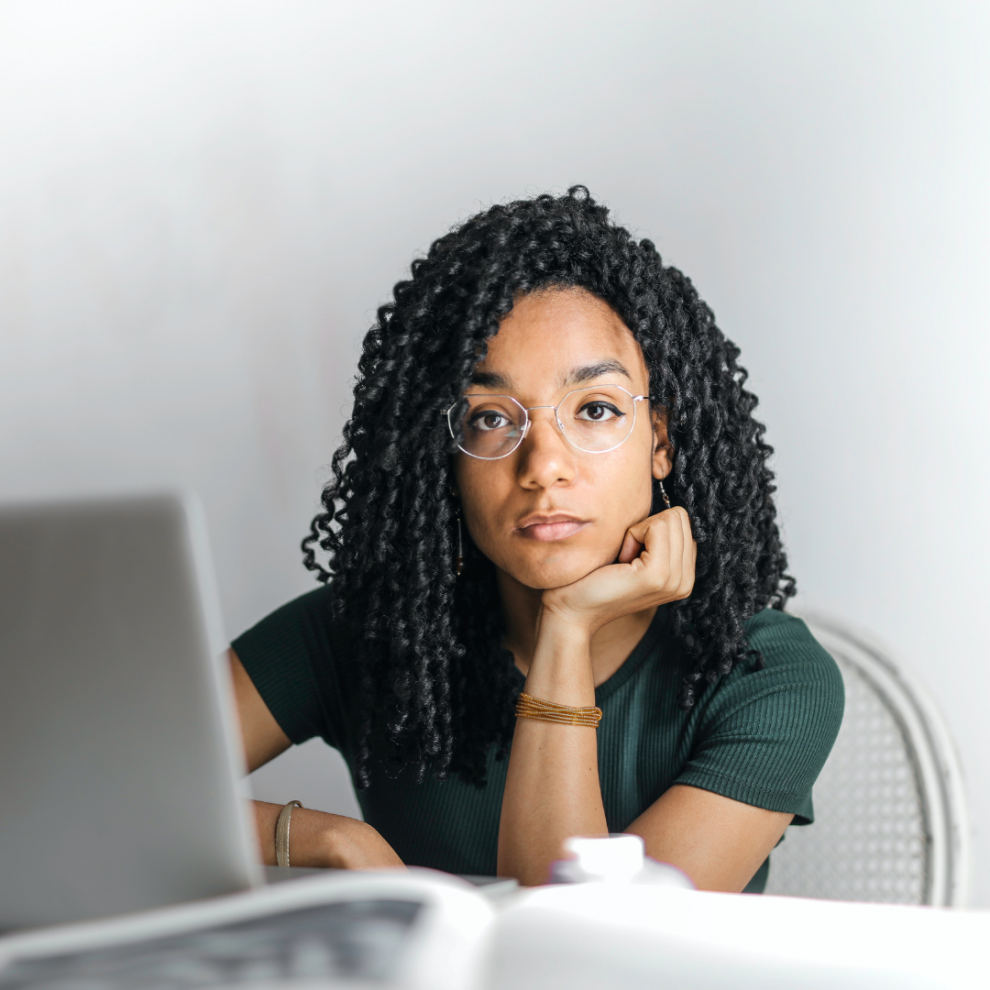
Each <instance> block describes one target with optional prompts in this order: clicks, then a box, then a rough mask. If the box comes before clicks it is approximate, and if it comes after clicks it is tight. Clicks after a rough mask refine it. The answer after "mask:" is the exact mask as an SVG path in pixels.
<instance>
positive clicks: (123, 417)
mask: <svg viewBox="0 0 990 990" xmlns="http://www.w3.org/2000/svg"><path fill="white" fill-rule="evenodd" d="M988 45H990V7H987V6H986V5H982V4H977V3H973V4H961V3H946V2H940V3H935V2H932V3H926V4H918V3H910V2H906V0H905V2H897V3H879V2H873V3H863V2H830V3H821V4H812V3H797V4H795V3H789V2H762V3H756V2H754V3H748V2H737V0H724V2H714V0H711V2H708V0H694V2H690V3H688V2H670V0H667V2H658V0H651V2H625V3H605V2H587V0H567V2H564V0H548V2H542V3H541V2H535V3H533V2H528V3H523V2H518V0H499V2H474V3H471V4H463V3H456V2H425V0H420V2H412V3H398V2H395V3H382V2H364V3H329V2H303V0H268V2H263V0H238V2H202V0H195V2H181V3H161V2H159V3H155V2H150V0H145V2H140V3H132V2H126V0H89V2H84V3H83V2H50V0H24V2H3V3H0V498H4V499H12V498H24V497H33V496H36V495H51V494H60V493H65V494H75V493H80V492H84V491H85V492H93V491H100V492H102V491H109V490H120V489H133V488H138V487H149V486H161V485H174V484H182V485H186V486H189V487H191V488H193V489H195V490H197V491H198V492H199V493H200V494H201V495H202V497H203V499H204V501H205V503H206V506H207V511H208V514H209V519H210V523H211V528H212V536H213V541H214V550H215V553H216V557H217V561H218V570H219V576H220V583H221V592H222V596H223V604H224V608H225V618H226V622H227V625H228V629H229V631H230V632H231V634H234V633H236V632H238V631H240V630H241V629H243V628H245V627H246V626H247V625H248V624H250V623H252V622H254V621H255V620H256V619H258V618H260V617H261V616H262V615H263V614H264V613H265V612H266V611H267V610H269V609H271V608H273V607H274V606H276V605H278V604H280V603H281V602H283V601H284V600H286V599H288V598H289V597H291V596H293V595H295V594H296V593H298V592H300V591H303V590H305V589H306V588H308V587H310V580H309V578H308V576H307V574H306V573H305V572H304V571H303V569H302V567H301V565H300V562H299V554H298V552H297V543H298V540H299V538H300V536H301V535H302V533H303V531H304V530H305V528H306V525H307V523H308V520H309V517H310V515H311V514H312V513H313V511H314V508H315V506H316V504H317V498H318V494H319V489H320V484H321V481H322V480H323V478H324V477H325V474H326V465H327V463H328V461H329V458H330V455H331V453H332V451H333V448H334V446H335V442H336V437H337V435H338V432H339V429H340V426H341V424H342V421H343V416H344V414H345V412H346V409H347V404H348V382H349V380H350V378H351V376H352V374H353V371H354V366H355V362H356V356H357V342H358V341H359V340H360V338H361V336H362V335H363V333H364V330H365V329H366V327H367V326H368V324H369V323H370V322H371V319H372V314H373V310H374V307H375V306H376V305H378V304H379V303H380V302H381V301H383V300H384V298H385V297H386V296H387V294H388V291H389V289H390V287H391V285H392V284H393V283H394V282H395V281H396V280H397V279H398V278H400V277H401V276H402V275H403V273H404V271H405V269H406V267H407V265H408V263H409V261H410V259H411V258H412V256H413V253H414V252H416V251H422V250H424V249H425V248H426V246H427V245H428V244H429V242H430V241H431V240H432V239H433V238H434V237H435V236H437V235H439V234H440V233H442V232H443V231H444V230H446V229H447V227H449V225H450V224H451V223H453V222H454V221H456V220H457V219H458V218H461V217H464V216H466V215H468V214H470V213H471V212H473V211H475V210H476V209H478V208H479V207H481V206H483V205H486V204H488V203H490V202H492V201H498V200H502V199H504V198H507V197H515V196H518V195H523V194H528V193H532V192H536V191H542V190H545V189H556V190H560V189H563V188H565V187H566V186H567V185H569V184H571V183H573V182H584V183H586V184H588V185H589V186H590V188H591V190H592V192H593V193H594V194H595V195H596V196H597V197H599V198H601V199H604V200H605V201H607V202H608V203H609V204H611V206H612V207H613V208H614V209H615V210H616V211H617V213H618V215H619V217H620V218H621V219H622V220H623V221H624V222H626V223H627V224H629V225H631V226H632V227H634V228H635V229H636V230H638V231H640V232H641V233H642V234H644V235H649V236H651V237H652V238H653V239H654V240H655V241H656V242H657V244H658V246H659V247H660V250H661V252H662V253H663V254H664V256H665V258H666V259H667V260H668V261H670V262H673V263H676V264H678V265H679V266H680V267H682V268H683V269H684V270H685V271H686V272H688V274H690V275H691V276H692V278H694V280H695V282H696V284H697V285H698V286H699V288H700V289H701V291H702V294H703V295H704V296H705V297H706V298H707V299H708V301H709V302H710V303H711V304H712V306H713V307H714V309H715V311H716V314H717V316H718V318H719V322H720V324H721V326H722V327H723V329H724V330H725V331H726V332H727V333H728V334H729V335H730V336H731V337H733V338H734V339H735V340H736V341H737V342H738V343H739V344H740V345H741V346H742V348H743V353H744V358H745V363H746V364H747V365H748V367H749V368H750V370H751V372H752V379H751V381H752V384H753V386H754V389H755V390H756V391H757V393H758V394H759V395H760V396H761V397H762V399H763V403H762V406H761V411H762V414H763V416H764V418H765V419H766V421H767V422H768V423H769V427H770V429H769V437H770V440H771V442H772V443H773V444H774V445H775V446H776V448H777V451H778V455H777V468H778V472H779V480H780V505H781V510H782V515H783V520H784V526H785V530H786V537H787V541H788V545H789V548H790V552H791V559H792V565H793V570H794V572H795V573H796V574H797V575H798V577H799V579H800V581H801V587H802V591H803V597H804V602H805V604H806V606H814V607H818V608H822V609H827V610H829V611H831V612H833V613H835V614H837V615H839V616H842V617H845V618H847V619H849V620H851V621H853V622H856V623H858V624H860V625H862V626H864V627H866V628H868V629H870V630H872V631H873V632H874V633H875V634H876V635H877V636H879V637H880V638H881V639H882V640H884V641H886V642H887V643H888V644H889V645H890V646H891V647H892V649H893V650H894V651H895V653H897V654H899V655H900V657H901V658H903V660H904V661H905V662H906V663H907V664H908V665H910V666H911V667H913V668H914V670H915V671H916V672H917V673H919V674H920V675H921V677H922V678H923V680H924V681H926V682H927V683H928V685H929V686H930V687H931V689H932V690H933V691H934V693H935V695H936V697H937V699H938V702H939V704H940V705H941V707H942V709H943V711H944V712H945V713H946V714H947V715H948V717H949V719H950V721H951V725H952V727H953V729H954V732H955V735H956V738H957V739H958V742H959V747H960V750H961V752H962V756H963V762H964V765H965V770H966V773H967V776H968V782H969V793H970V799H971V802H972V806H973V812H974V817H975V824H976V831H977V843H978V844H977V853H978V855H977V861H976V864H975V870H976V872H975V884H974V898H973V899H974V902H975V903H976V904H980V905H984V906H990V787H988V781H990V718H988V717H987V706H988V703H987V699H988V696H990V669H988V656H987V654H988V649H987V630H986V620H985V615H986V605H985V600H986V598H987V592H988V590H990V574H988V569H990V527H988V525H987V523H986V520H985V516H986V512H987V509H986V503H987V495H988V481H990V472H988V468H987V454H988V450H987V448H988V443H987V435H988V427H990V417H988V414H987V409H986V406H985V402H986V399H985V397H986V395H987V391H988V389H987V384H986V383H987V369H988V366H990V333H988V331H990V326H988V316H987V314H988V313H990V281H988V278H987V273H988V263H990V191H988V182H987V177H988V176H990V126H988V109H990V107H988V102H990V78H988V76H990V70H988V65H990V61H988V59H987V58H986V56H985V53H986V51H987V48H988ZM294 759H295V760H296V762H295V763H294V764H293V762H292V760H291V759H290V760H289V761H288V765H287V764H286V761H285V758H283V760H282V761H280V763H281V769H280V764H278V763H277V764H275V765H274V767H273V768H271V769H270V770H269V771H268V772H267V776H265V775H264V774H263V775H262V777H263V779H262V781H261V787H260V790H261V791H262V792H263V793H266V794H270V795H271V796H272V797H273V798H274V799H277V800H288V799H289V798H291V797H302V798H303V800H304V801H308V802H315V803H318V804H322V805H323V806H327V807H333V808H336V809H338V810H344V811H346V810H347V809H348V808H351V807H353V804H352V798H351V797H350V795H349V794H347V793H346V791H345V790H341V787H340V779H339V777H334V776H333V774H335V773H338V772H339V767H335V765H333V766H331V765H330V764H327V763H325V757H323V756H322V755H321V753H320V752H319V750H318V749H313V748H312V747H309V748H304V749H303V751H302V753H301V754H297V755H296V756H295V757H294ZM321 761H324V762H322V763H321ZM312 765H319V766H323V767H327V768H328V769H327V770H326V773H327V774H329V776H327V777H326V778H325V780H326V784H325V785H324V784H319V785H315V784H310V785H309V790H308V791H307V792H306V793H302V794H300V793H297V792H298V790H299V787H301V786H302V780H301V778H300V776H299V775H300V774H303V775H305V774H306V773H309V772H311V766H312ZM319 788H323V789H322V790H319V792H318V789H319ZM290 791H292V793H289V792H290Z"/></svg>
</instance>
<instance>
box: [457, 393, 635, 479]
mask: <svg viewBox="0 0 990 990" xmlns="http://www.w3.org/2000/svg"><path fill="white" fill-rule="evenodd" d="M602 388H616V389H618V390H619V391H620V392H625V393H626V395H628V396H629V398H630V399H631V400H632V422H631V423H630V424H629V430H628V431H627V432H626V435H625V436H624V437H623V438H622V439H621V440H620V441H619V442H618V443H617V444H614V445H613V446H611V447H607V448H605V449H603V450H588V449H587V448H585V447H581V446H579V445H578V444H577V443H575V442H574V440H573V438H572V437H571V436H569V435H568V433H567V430H566V429H565V428H564V424H563V423H562V422H561V421H560V414H559V412H558V410H559V409H560V407H561V406H563V405H564V404H565V403H566V402H567V400H568V399H570V397H571V396H572V395H576V394H577V393H579V392H593V391H595V390H596V389H602ZM471 398H487V399H508V400H509V401H510V402H512V403H513V404H514V405H516V406H517V407H518V408H519V409H520V410H521V411H522V414H523V426H522V429H521V430H520V431H519V437H518V439H517V440H516V442H515V444H513V446H512V447H510V448H509V449H508V450H507V451H505V453H504V454H498V455H497V456H495V457H483V456H482V455H480V454H473V453H471V451H470V450H466V449H465V448H464V447H463V446H461V444H460V442H459V441H458V439H457V430H456V429H455V427H454V421H453V418H452V417H453V414H454V411H455V410H456V409H457V407H458V406H459V405H460V404H461V402H462V401H463V400H464V399H471ZM647 399H649V396H647V395H633V394H632V392H630V391H629V389H627V388H623V386H621V385H613V384H612V383H611V382H610V383H608V384H606V385H587V386H585V387H583V388H575V389H571V391H570V392H568V393H567V394H566V395H565V396H564V397H563V398H562V399H561V400H560V402H558V403H557V405H555V406H524V405H523V404H522V403H521V402H520V401H519V400H518V399H516V398H514V397H513V396H511V395H503V394H493V393H489V392H468V393H466V394H465V395H463V396H462V397H461V399H458V401H457V402H455V403H454V404H453V405H452V406H451V407H450V408H449V409H448V410H447V412H446V417H447V429H448V430H450V435H451V437H452V438H453V440H454V442H455V443H456V444H457V449H458V450H460V451H461V452H462V453H464V454H467V456H468V457H473V458H475V459H476V460H479V461H500V460H502V459H503V458H504V457H508V456H509V455H510V454H514V453H515V452H516V451H517V450H518V449H519V447H520V446H521V445H522V442H523V440H525V439H526V436H527V434H528V433H529V430H530V427H531V426H532V425H533V420H532V419H531V418H530V415H529V414H530V412H531V411H532V410H533V409H552V410H553V418H554V422H555V423H556V424H557V429H558V430H560V434H561V436H562V437H563V438H564V439H565V440H566V441H567V442H568V443H569V444H570V445H571V446H572V447H573V448H574V449H575V450H580V451H581V453H583V454H608V453H610V452H611V451H613V450H617V449H618V448H619V447H621V446H622V445H623V444H624V443H625V442H626V441H627V440H628V439H629V438H630V437H631V436H632V432H633V430H634V429H635V428H636V406H637V404H638V403H640V402H644V401H646V400H647Z"/></svg>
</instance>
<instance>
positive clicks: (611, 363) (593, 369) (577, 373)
mask: <svg viewBox="0 0 990 990" xmlns="http://www.w3.org/2000/svg"><path fill="white" fill-rule="evenodd" d="M612 374H617V375H625V376H626V378H628V379H629V381H632V375H630V374H629V372H628V371H626V369H625V366H624V365H623V364H622V362H621V361H616V360H615V359H614V358H609V359H608V360H607V361H597V362H596V363H595V364H586V365H584V367H582V368H575V369H574V370H573V371H572V372H571V373H570V374H569V375H568V376H567V378H566V379H565V380H564V384H565V385H578V384H580V383H581V382H588V381H591V379H592V378H601V377H602V375H612Z"/></svg>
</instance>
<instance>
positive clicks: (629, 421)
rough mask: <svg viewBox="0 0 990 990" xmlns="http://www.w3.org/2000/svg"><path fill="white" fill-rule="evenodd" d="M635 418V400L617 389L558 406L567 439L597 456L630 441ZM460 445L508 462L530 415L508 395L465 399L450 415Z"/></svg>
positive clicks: (571, 396)
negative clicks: (628, 437) (506, 457)
mask: <svg viewBox="0 0 990 990" xmlns="http://www.w3.org/2000/svg"><path fill="white" fill-rule="evenodd" d="M635 416H636V404H635V402H634V400H633V397H632V396H631V395H630V394H629V393H628V392H626V391H625V390H624V389H621V388H619V387H618V386H614V385H599V386H594V387H592V388H582V389H577V390H576V391H574V392H569V393H568V394H567V395H566V396H564V399H563V401H562V402H561V403H560V405H559V406H557V422H558V425H559V426H560V429H561V431H562V432H563V434H564V436H565V437H566V438H567V439H568V440H569V441H570V442H571V443H572V444H573V445H574V446H575V447H577V448H578V449H579V450H584V451H588V452H589V453H598V452H603V451H606V450H611V449H612V448H613V447H617V446H618V445H619V444H620V443H622V441H623V440H625V439H626V437H627V436H629V433H630V431H631V430H632V427H633V422H634V421H635ZM449 418H450V429H451V433H452V434H453V435H454V439H455V440H456V441H457V445H458V446H459V447H460V448H461V450H463V451H464V452H465V453H468V454H471V455H472V456H473V457H481V458H484V459H487V460H494V459H496V458H499V457H505V456H506V455H508V454H511V453H512V451H514V450H515V449H516V447H518V446H519V444H520V443H522V439H523V436H524V435H525V426H526V410H525V409H524V408H523V407H522V406H521V405H520V404H519V403H518V402H517V401H516V400H515V399H513V398H512V396H509V395H466V396H464V398H463V399H461V400H460V401H459V402H458V403H456V404H455V405H454V406H453V407H452V408H451V410H450V417H449Z"/></svg>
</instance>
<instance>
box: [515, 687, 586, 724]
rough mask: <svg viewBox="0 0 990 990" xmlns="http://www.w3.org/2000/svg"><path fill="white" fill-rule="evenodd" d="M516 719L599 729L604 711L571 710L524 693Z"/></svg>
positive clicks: (517, 708)
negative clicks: (529, 719) (530, 719)
mask: <svg viewBox="0 0 990 990" xmlns="http://www.w3.org/2000/svg"><path fill="white" fill-rule="evenodd" d="M516 717H517V718H533V719H536V720H537V721H538V722H556V723H557V724H558V725H587V726H588V727H589V728H592V729H597V728H598V723H599V722H601V720H602V710H601V709H600V708H597V707H594V706H593V707H591V708H571V707H570V706H568V705H558V704H556V703H554V702H553V701H544V700H543V699H542V698H534V697H533V696H532V695H531V694H526V692H525V691H524V692H522V693H521V694H520V695H519V701H517V702H516Z"/></svg>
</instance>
